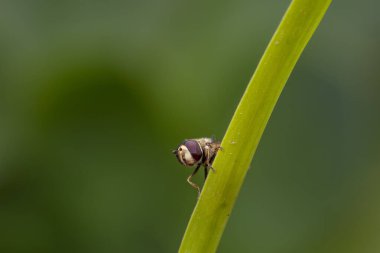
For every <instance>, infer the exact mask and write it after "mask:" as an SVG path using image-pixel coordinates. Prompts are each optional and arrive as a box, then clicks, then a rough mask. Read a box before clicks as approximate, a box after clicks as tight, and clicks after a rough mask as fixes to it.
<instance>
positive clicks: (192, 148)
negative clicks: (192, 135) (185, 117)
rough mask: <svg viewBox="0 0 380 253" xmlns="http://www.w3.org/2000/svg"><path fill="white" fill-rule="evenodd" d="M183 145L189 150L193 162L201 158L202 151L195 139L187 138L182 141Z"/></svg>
mask: <svg viewBox="0 0 380 253" xmlns="http://www.w3.org/2000/svg"><path fill="white" fill-rule="evenodd" d="M183 145H185V146H186V148H187V149H188V150H189V152H190V154H191V156H192V157H193V159H194V160H195V162H199V161H200V160H201V159H202V155H203V152H202V149H201V147H200V146H199V143H198V142H197V141H195V140H187V141H185V142H184V143H183Z"/></svg>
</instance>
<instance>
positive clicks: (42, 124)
mask: <svg viewBox="0 0 380 253" xmlns="http://www.w3.org/2000/svg"><path fill="white" fill-rule="evenodd" d="M289 3H290V1H263V0H261V1H248V0H238V1H206V2H204V1H174V0H161V1H107V2H106V1H43V0H40V1H39V0H37V1H26V0H24V1H22V0H20V1H17V0H16V1H10V0H2V1H1V2H0V252H4V253H5V252H176V251H177V249H178V246H179V244H180V241H181V238H182V235H183V233H184V230H185V228H186V225H187V222H188V219H189V217H190V214H191V212H192V209H193V207H194V205H195V203H196V196H197V194H196V192H195V191H194V190H193V189H192V188H191V187H190V186H189V185H188V184H187V182H186V177H187V176H188V175H189V174H190V173H191V170H190V169H188V168H185V167H182V166H181V165H180V164H179V163H178V162H177V161H176V159H175V157H174V156H173V155H172V154H171V150H172V149H173V148H175V147H176V146H177V145H178V144H179V143H180V142H181V141H182V140H183V139H185V138H192V137H202V136H212V135H215V136H216V137H217V138H219V139H221V138H222V137H223V135H224V132H225V130H226V129H227V126H228V123H229V121H230V119H231V117H232V114H233V112H234V109H235V107H236V105H237V103H238V102H239V99H240V97H241V95H242V93H243V91H244V89H245V87H246V85H247V83H248V81H249V79H250V77H251V75H252V73H253V71H254V69H255V67H256V65H257V63H258V61H259V59H260V57H261V55H262V54H263V51H264V49H265V47H266V45H267V43H268V42H269V39H270V37H271V35H272V34H273V32H274V31H275V29H276V27H277V25H278V23H279V21H280V20H281V17H282V15H283V13H284V12H285V10H286V8H287V6H288V4H289ZM379 9H380V2H379V1H375V0H373V1H370V0H365V1H361V2H358V1H353V0H350V1H336V2H333V3H332V5H331V7H330V9H329V11H328V12H327V15H326V17H325V19H324V20H323V21H322V23H321V25H320V27H319V28H318V30H317V31H316V33H315V35H314V37H313V38H312V40H311V42H310V43H309V45H308V46H307V48H306V49H305V51H304V54H303V55H302V56H301V59H300V61H299V62H298V64H297V66H296V68H295V70H294V72H293V74H292V76H291V77H290V79H289V81H288V83H287V86H286V87H285V90H284V92H283V94H282V96H281V98H280V100H279V102H278V104H277V107H276V109H275V111H274V113H273V114H272V117H271V120H270V122H269V124H268V127H267V129H266V131H265V134H264V136H263V138H262V141H261V143H260V146H259V148H258V151H257V154H256V156H255V158H254V161H253V163H252V166H251V167H252V168H253V169H251V170H250V171H249V173H248V174H247V177H246V181H245V184H244V186H243V188H242V191H241V194H240V196H239V198H238V201H237V204H236V206H235V208H234V211H233V213H232V216H231V219H230V221H229V223H228V225H227V228H226V231H225V234H224V236H223V238H222V242H221V245H220V247H219V252H261V253H262V252H264V253H266V252H289V253H290V252H361V253H362V252H371V253H372V252H380V197H379V196H380V184H379V181H380V155H379V150H380V100H379V93H380V87H379V81H380V71H379V64H380V60H379V59H380V50H379V45H380V33H379V25H380V16H379V13H378V10H379ZM273 75H276V73H273ZM196 180H197V182H199V183H201V182H202V181H203V177H202V173H200V175H198V176H197V178H196Z"/></svg>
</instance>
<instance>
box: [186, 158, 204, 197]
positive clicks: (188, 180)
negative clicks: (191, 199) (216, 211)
mask: <svg viewBox="0 0 380 253" xmlns="http://www.w3.org/2000/svg"><path fill="white" fill-rule="evenodd" d="M199 167H201V165H200V164H198V165H197V167H196V168H195V170H194V172H193V173H191V175H190V176H189V177H188V178H187V182H188V183H189V184H190V185H191V186H192V187H193V188H195V189H196V190H197V191H198V198H199V195H201V188H199V186H198V185H197V184H195V183H194V182H192V181H191V178H192V177H193V176H194V175H195V174H196V173H197V172H198V170H199Z"/></svg>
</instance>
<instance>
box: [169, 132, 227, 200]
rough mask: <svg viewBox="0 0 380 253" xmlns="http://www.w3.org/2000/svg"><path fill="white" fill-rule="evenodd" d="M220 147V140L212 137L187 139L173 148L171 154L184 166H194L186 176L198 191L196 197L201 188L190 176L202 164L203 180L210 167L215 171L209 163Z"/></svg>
mask: <svg viewBox="0 0 380 253" xmlns="http://www.w3.org/2000/svg"><path fill="white" fill-rule="evenodd" d="M220 149H222V147H221V146H220V142H217V141H214V140H213V139H212V138H199V139H187V140H185V141H184V142H182V143H181V144H180V145H179V146H178V148H177V149H175V150H173V154H175V155H176V157H177V159H178V161H179V162H180V163H181V164H182V165H185V166H186V167H191V166H196V168H195V170H194V172H193V173H192V174H191V175H190V176H189V177H188V178H187V182H188V183H189V184H190V185H191V186H192V187H193V188H195V189H196V190H197V191H198V197H199V195H200V193H201V189H200V187H199V186H198V185H197V184H195V183H194V182H192V181H191V178H192V177H193V176H194V175H195V174H196V173H197V172H198V170H199V168H200V167H201V166H202V165H203V166H204V169H205V170H204V171H205V180H206V178H207V175H208V172H209V170H210V169H211V170H212V171H213V172H215V169H214V168H213V167H212V166H211V165H212V162H213V161H214V158H215V156H216V154H217V153H218V151H219V150H220Z"/></svg>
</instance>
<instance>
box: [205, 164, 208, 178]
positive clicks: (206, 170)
mask: <svg viewBox="0 0 380 253" xmlns="http://www.w3.org/2000/svg"><path fill="white" fill-rule="evenodd" d="M207 175H208V168H207V167H205V180H206V179H207Z"/></svg>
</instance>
